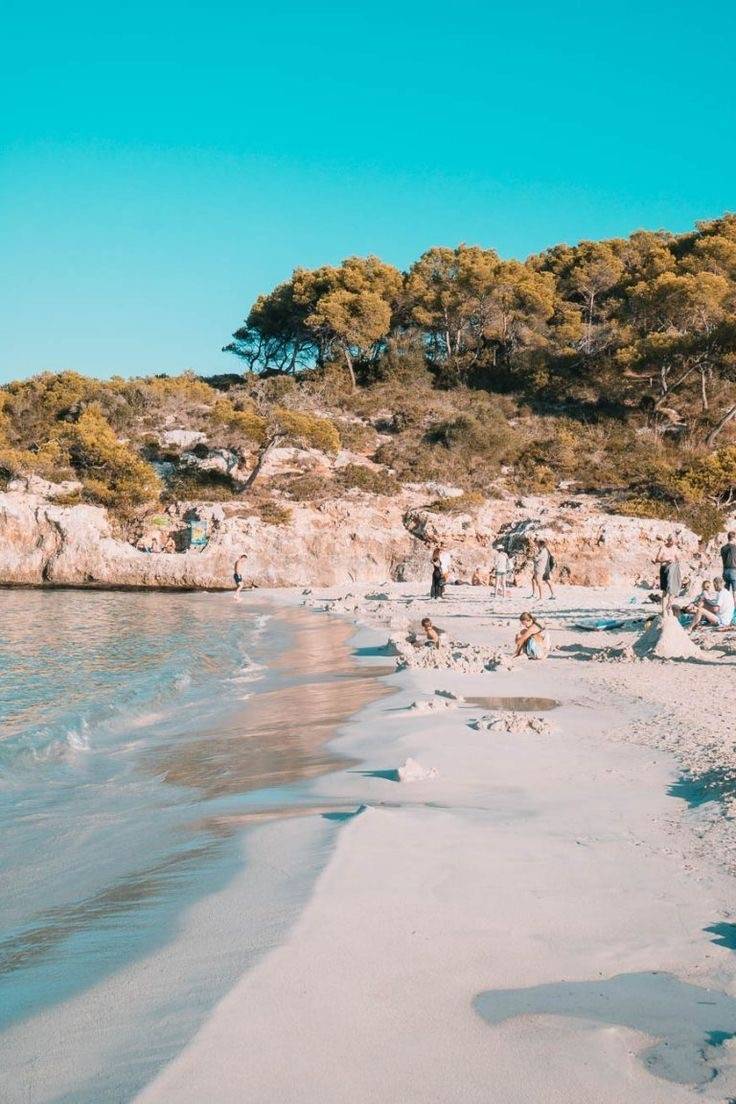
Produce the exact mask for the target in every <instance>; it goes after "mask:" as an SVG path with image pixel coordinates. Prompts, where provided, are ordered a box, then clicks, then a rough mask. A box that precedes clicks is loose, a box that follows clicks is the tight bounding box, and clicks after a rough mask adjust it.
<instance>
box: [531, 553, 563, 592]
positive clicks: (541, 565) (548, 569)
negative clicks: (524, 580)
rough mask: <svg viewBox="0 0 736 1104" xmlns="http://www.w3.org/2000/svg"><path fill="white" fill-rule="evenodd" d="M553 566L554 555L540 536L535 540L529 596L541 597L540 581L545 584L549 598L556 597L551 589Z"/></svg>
mask: <svg viewBox="0 0 736 1104" xmlns="http://www.w3.org/2000/svg"><path fill="white" fill-rule="evenodd" d="M554 567H555V560H554V556H553V555H552V553H551V552H550V550H549V548H548V547H547V542H546V540H543V539H541V538H540V539H539V540H538V541H537V547H536V551H535V553H534V560H533V562H532V592H531V594H530V596H529V597H530V598H539V599H540V600H541V599H542V597H543V595H542V583H545V584H546V586H547V588H548V590H549V596H550V598H554V599H556V598H557V595H556V594H555V592H554V590H553V589H552V572H553V570H554Z"/></svg>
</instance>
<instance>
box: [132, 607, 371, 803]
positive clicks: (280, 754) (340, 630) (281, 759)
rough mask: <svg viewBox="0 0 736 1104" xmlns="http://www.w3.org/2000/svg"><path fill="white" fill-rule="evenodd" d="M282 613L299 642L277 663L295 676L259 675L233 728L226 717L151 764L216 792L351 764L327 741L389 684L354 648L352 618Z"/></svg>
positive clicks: (172, 779)
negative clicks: (271, 683)
mask: <svg viewBox="0 0 736 1104" xmlns="http://www.w3.org/2000/svg"><path fill="white" fill-rule="evenodd" d="M275 616H277V617H278V618H279V619H280V620H281V621H282V622H283V624H284V625H285V626H286V627H287V628H288V630H289V633H290V637H291V641H292V643H291V646H290V648H289V649H288V651H285V652H284V653H282V654H281V655H280V656H278V657H277V658H276V660H275V661H274V663H273V664H272V666H273V667H274V668H276V669H277V670H278V671H280V672H281V676H282V678H284V677H287V678H288V679H289V681H288V682H287V683H286V685H281V686H279V687H278V688H277V689H275V690H270V691H266V692H261V693H259V692H258V684H257V683H255V684H254V694H253V696H252V697H251V698H249V699H248V700H247V701H245V702H244V703H243V705H242V710H241V711H240V712H239V713H238V715H237V717H236V718H234V719H233V721H232V722H231V723H230V724H229V725H228V727H227V728H226V729H225V730H223V727H222V726H221V725H220V726H218V728H217V729H216V730H212V731H209V732H208V731H205V732H203V733H202V734H201V736H200V737H199V738H198V739H195V740H187V741H186V742H183V743H182V744H181V745H179V746H175V747H167V749H166V752H165V753H163V754H161V755H160V756H153V757H151V760H150V762H149V766H150V768H151V769H152V770H153V771H155V772H156V773H157V774H160V775H161V776H162V777H163V778H164V779H165V780H166V781H167V782H169V783H171V784H172V785H176V786H188V787H191V788H192V789H196V790H197V791H199V792H200V793H201V794H203V795H204V796H206V797H209V798H215V797H223V796H227V795H234V794H244V793H248V792H250V791H253V790H260V789H270V788H272V787H276V786H287V785H289V784H290V783H292V782H296V781H298V780H299V779H304V778H314V777H317V776H319V775H321V774H327V773H329V772H330V771H333V770H338V769H341V768H345V767H347V766H349V765H350V760H348V759H346V758H345V756H343V755H340V754H338V753H337V752H334V751H331V750H330V749H329V748H328V747H327V744H328V743H329V741H330V740H331V739H332V738H333V737H334V735H335V733H336V732H337V730H338V729H339V727H340V725H341V724H342V723H343V722H344V721H345V720H346V719H347V718H348V717H350V716H352V715H354V714H355V713H357V712H358V711H359V710H360V709H362V708H363V707H364V706H366V705H368V704H369V703H370V702H372V701H375V700H377V699H379V698H381V697H383V696H384V695H385V694H386V693H387V692H388V691H387V689H386V687H385V686H384V685H383V684H382V683H381V682H380V681H379V678H378V673H375V672H373V671H371V669H370V668H366V667H365V666H362V667H361V665H360V663H359V661H358V660H357V659H356V658H355V657H354V656H353V654H352V648H351V646H350V640H351V637H353V636H354V634H355V629H354V627H353V626H351V625H349V624H348V623H347V622H345V621H342V620H339V619H338V618H325V617H323V616H320V615H319V614H315V613H312V612H311V611H309V610H299V609H284V610H281V611H279V612H278V613H277V614H276V615H275ZM287 673H288V674H287ZM271 812H273V810H271Z"/></svg>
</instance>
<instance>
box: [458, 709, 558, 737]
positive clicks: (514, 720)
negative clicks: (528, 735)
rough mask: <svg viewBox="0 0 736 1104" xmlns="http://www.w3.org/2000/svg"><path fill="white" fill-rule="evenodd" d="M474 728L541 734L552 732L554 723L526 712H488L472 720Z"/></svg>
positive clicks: (487, 730) (486, 730)
mask: <svg viewBox="0 0 736 1104" xmlns="http://www.w3.org/2000/svg"><path fill="white" fill-rule="evenodd" d="M471 725H472V727H473V728H476V729H478V730H479V731H485V732H493V731H495V732H513V733H521V732H527V731H531V732H538V733H539V734H540V735H548V734H549V733H550V732H552V725H551V724H550V723H549V721H547V720H545V718H544V717H530V716H528V715H527V714H525V713H515V712H508V713H487V714H486V715H485V716H483V717H478V718H477V719H476V720H474V721H471Z"/></svg>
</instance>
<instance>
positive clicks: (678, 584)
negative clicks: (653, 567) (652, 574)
mask: <svg viewBox="0 0 736 1104" xmlns="http://www.w3.org/2000/svg"><path fill="white" fill-rule="evenodd" d="M652 563H655V564H659V589H660V590H661V591H662V613H663V614H665V613H669V612H670V611H671V609H672V599H673V598H676V597H677V596H678V594H679V593H680V591H681V590H682V571H681V570H680V554H679V552H678V550H677V545H676V544H675V538H674V537H673V536H669V537H668V538H667V540H666V541H665V542H664V544H663V545H662V546H661V547H660V549H659V552H658V553H657V555H656V557H655V558H654V559H653V560H652Z"/></svg>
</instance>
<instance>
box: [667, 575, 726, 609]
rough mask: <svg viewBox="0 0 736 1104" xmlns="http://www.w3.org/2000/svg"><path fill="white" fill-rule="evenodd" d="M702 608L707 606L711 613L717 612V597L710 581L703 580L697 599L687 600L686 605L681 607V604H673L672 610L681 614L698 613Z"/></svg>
mask: <svg viewBox="0 0 736 1104" xmlns="http://www.w3.org/2000/svg"><path fill="white" fill-rule="evenodd" d="M701 606H705V608H706V609H709V610H710V611H711V613H714V612H715V606H716V596H715V594H714V592H713V587H712V585H711V581H710V579H702V580H701V582H700V593H699V594H698V596H697V598H693V599H692V601H691V600H689V599H686V604H685V605H684V606H680V605H679V604H675V603H674V602H673V603H672V609H673V610H674V611H675V612H679V613H697V612H698V610H699V609H700V607H701Z"/></svg>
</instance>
